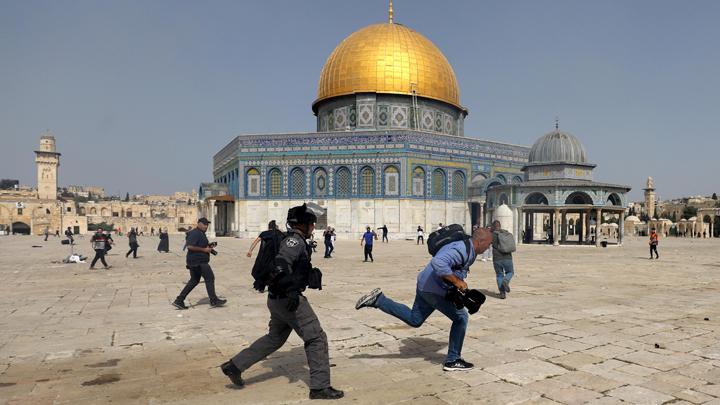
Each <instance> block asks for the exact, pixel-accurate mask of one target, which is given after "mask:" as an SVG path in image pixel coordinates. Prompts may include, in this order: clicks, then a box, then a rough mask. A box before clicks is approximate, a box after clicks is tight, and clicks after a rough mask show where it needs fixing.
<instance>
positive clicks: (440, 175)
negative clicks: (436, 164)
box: [432, 169, 445, 197]
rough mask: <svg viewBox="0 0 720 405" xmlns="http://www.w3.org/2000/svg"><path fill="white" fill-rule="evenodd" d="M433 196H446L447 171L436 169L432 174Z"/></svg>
mask: <svg viewBox="0 0 720 405" xmlns="http://www.w3.org/2000/svg"><path fill="white" fill-rule="evenodd" d="M432 196H433V197H445V172H444V171H443V170H442V169H435V171H434V172H433V174H432Z"/></svg>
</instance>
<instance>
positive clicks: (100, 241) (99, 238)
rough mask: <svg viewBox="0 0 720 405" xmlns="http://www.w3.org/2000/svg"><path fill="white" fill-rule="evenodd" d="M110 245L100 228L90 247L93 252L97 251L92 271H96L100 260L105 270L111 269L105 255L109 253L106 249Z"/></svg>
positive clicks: (91, 239)
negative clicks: (96, 264)
mask: <svg viewBox="0 0 720 405" xmlns="http://www.w3.org/2000/svg"><path fill="white" fill-rule="evenodd" d="M69 229H70V228H68V230H69ZM108 243H109V242H108V240H107V237H106V236H105V234H104V233H103V230H102V229H101V228H98V229H97V231H95V235H93V236H92V238H90V246H91V247H92V248H93V250H95V257H94V258H93V260H92V263H90V270H95V263H97V261H98V260H100V261H101V262H102V264H103V267H104V268H105V269H109V268H110V267H111V266H109V265H108V264H107V262H106V261H105V253H107V252H106V250H105V248H106V245H107V244H108Z"/></svg>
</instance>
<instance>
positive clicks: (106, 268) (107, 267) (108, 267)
mask: <svg viewBox="0 0 720 405" xmlns="http://www.w3.org/2000/svg"><path fill="white" fill-rule="evenodd" d="M103 269H105V270H109V269H112V266H105V267H103Z"/></svg>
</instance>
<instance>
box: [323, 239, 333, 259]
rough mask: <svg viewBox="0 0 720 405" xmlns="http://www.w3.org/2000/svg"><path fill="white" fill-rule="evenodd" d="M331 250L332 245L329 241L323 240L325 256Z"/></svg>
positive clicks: (330, 252)
mask: <svg viewBox="0 0 720 405" xmlns="http://www.w3.org/2000/svg"><path fill="white" fill-rule="evenodd" d="M332 251H333V246H332V243H331V242H325V257H330V255H331V254H332Z"/></svg>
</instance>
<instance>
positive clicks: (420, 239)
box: [416, 225, 425, 245]
mask: <svg viewBox="0 0 720 405" xmlns="http://www.w3.org/2000/svg"><path fill="white" fill-rule="evenodd" d="M421 243H422V244H423V245H424V244H425V231H424V230H423V229H422V226H420V225H418V229H417V243H416V245H419V244H421Z"/></svg>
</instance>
